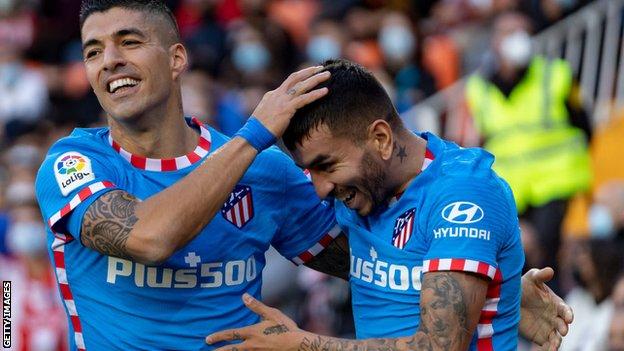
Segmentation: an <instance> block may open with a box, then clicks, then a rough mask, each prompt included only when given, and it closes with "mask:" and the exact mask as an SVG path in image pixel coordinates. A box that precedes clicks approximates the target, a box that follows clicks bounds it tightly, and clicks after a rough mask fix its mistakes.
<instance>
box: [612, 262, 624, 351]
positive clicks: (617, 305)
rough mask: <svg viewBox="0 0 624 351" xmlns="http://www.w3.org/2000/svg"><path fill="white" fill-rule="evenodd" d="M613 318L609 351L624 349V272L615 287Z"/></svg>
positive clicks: (622, 350) (623, 350) (621, 350)
mask: <svg viewBox="0 0 624 351" xmlns="http://www.w3.org/2000/svg"><path fill="white" fill-rule="evenodd" d="M612 300H613V306H614V311H613V318H612V319H611V325H610V327H609V351H624V274H621V275H620V278H619V279H618V281H617V283H616V285H615V288H614V289H613V297H612Z"/></svg>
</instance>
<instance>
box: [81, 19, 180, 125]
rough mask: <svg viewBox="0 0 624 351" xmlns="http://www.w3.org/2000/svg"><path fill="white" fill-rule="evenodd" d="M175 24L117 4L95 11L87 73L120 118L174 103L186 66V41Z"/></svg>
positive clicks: (86, 47) (88, 30)
mask: <svg viewBox="0 0 624 351" xmlns="http://www.w3.org/2000/svg"><path fill="white" fill-rule="evenodd" d="M169 27H170V26H168V25H167V24H166V23H164V20H163V19H161V18H158V16H150V14H149V13H148V12H144V11H139V10H132V9H125V8H120V7H114V8H111V9H109V10H107V11H104V12H95V13H93V14H91V15H90V16H89V17H88V18H87V19H86V20H85V22H84V24H83V26H82V44H83V56H84V61H85V67H86V71H87V78H88V79H89V83H90V84H91V87H92V88H93V91H94V92H95V94H96V95H97V98H98V100H99V102H100V104H101V105H102V108H104V110H105V111H106V112H107V113H108V114H109V115H111V116H112V117H114V118H117V119H122V120H123V119H131V118H134V117H138V116H141V115H144V114H146V113H147V112H149V111H153V110H154V109H156V108H158V107H159V106H172V105H176V102H172V101H171V100H172V99H179V94H172V92H173V91H174V89H175V88H176V85H177V86H178V89H179V83H178V79H177V78H178V77H179V75H180V74H181V73H182V71H184V69H185V68H186V54H185V52H184V48H183V47H182V45H181V44H176V43H172V42H171V40H170V38H171V36H170V32H169Z"/></svg>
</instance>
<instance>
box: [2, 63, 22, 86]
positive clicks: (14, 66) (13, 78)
mask: <svg viewBox="0 0 624 351" xmlns="http://www.w3.org/2000/svg"><path fill="white" fill-rule="evenodd" d="M21 74H22V66H21V65H20V64H18V63H5V64H0V85H3V86H8V87H11V86H13V85H14V84H15V83H17V81H18V79H19V78H20V75H21Z"/></svg>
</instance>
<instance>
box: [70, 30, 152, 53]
mask: <svg viewBox="0 0 624 351" xmlns="http://www.w3.org/2000/svg"><path fill="white" fill-rule="evenodd" d="M127 35H136V36H138V37H140V38H141V39H145V38H147V35H146V34H145V33H144V32H143V31H141V30H140V29H138V28H134V27H130V28H122V29H120V30H118V31H116V32H115V33H114V34H113V37H115V38H121V37H125V36H127ZM101 43H102V42H101V41H100V40H98V39H95V38H92V39H89V40H87V41H85V42H84V44H82V50H83V51H84V50H85V49H86V48H88V47H89V46H92V45H98V44H101Z"/></svg>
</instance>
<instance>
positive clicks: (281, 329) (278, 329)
mask: <svg viewBox="0 0 624 351" xmlns="http://www.w3.org/2000/svg"><path fill="white" fill-rule="evenodd" d="M288 330H289V329H288V327H287V326H285V325H284V324H279V325H274V326H271V327H268V328H266V329H264V330H263V331H262V333H263V334H264V335H270V334H284V333H286V332H288Z"/></svg>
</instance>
